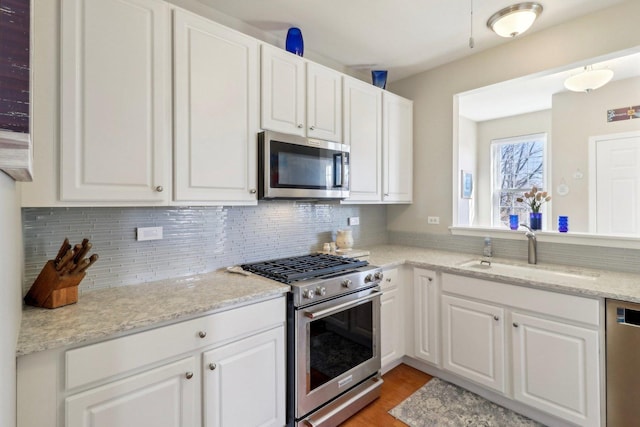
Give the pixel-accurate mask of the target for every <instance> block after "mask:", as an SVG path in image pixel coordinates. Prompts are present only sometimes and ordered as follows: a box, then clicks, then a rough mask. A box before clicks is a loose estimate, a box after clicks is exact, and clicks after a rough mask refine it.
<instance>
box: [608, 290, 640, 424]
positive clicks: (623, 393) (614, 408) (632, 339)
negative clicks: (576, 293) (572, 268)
mask: <svg viewBox="0 0 640 427" xmlns="http://www.w3.org/2000/svg"><path fill="white" fill-rule="evenodd" d="M606 340H607V426H610V427H617V426H620V427H624V426H637V425H638V422H639V421H638V420H640V304H634V303H630V302H624V301H617V300H610V299H608V300H607V338H606Z"/></svg>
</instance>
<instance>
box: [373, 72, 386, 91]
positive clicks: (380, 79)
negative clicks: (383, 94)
mask: <svg viewBox="0 0 640 427" xmlns="http://www.w3.org/2000/svg"><path fill="white" fill-rule="evenodd" d="M371 82H372V83H373V85H374V86H378V87H379V88H381V89H385V88H386V87H387V70H372V71H371Z"/></svg>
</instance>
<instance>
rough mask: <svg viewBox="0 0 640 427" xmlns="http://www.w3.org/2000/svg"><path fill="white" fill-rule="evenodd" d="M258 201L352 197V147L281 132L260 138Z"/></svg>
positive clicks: (259, 136)
mask: <svg viewBox="0 0 640 427" xmlns="http://www.w3.org/2000/svg"><path fill="white" fill-rule="evenodd" d="M258 159H259V160H258V198H259V199H344V198H346V197H349V146H348V145H345V144H339V143H336V142H330V141H324V140H320V139H313V138H304V137H301V136H297V135H288V134H284V133H279V132H272V131H264V132H260V133H259V134H258Z"/></svg>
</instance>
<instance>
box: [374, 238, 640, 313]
mask: <svg viewBox="0 0 640 427" xmlns="http://www.w3.org/2000/svg"><path fill="white" fill-rule="evenodd" d="M368 250H369V252H370V258H369V262H370V263H371V264H372V265H378V266H386V267H392V266H397V265H402V264H407V265H411V266H414V267H422V268H426V269H433V270H437V271H442V272H446V273H452V274H459V275H463V276H468V277H475V278H478V279H485V280H494V281H499V282H503V283H510V284H514V285H521V286H528V287H532V288H539V289H544V290H549V291H555V292H563V293H568V294H573V295H578V296H584V297H592V298H593V297H596V298H612V299H618V300H623V301H629V302H637V303H640V274H632V273H619V272H613V271H607V270H596V269H588V268H582V267H574V266H562V265H557V264H536V265H529V264H527V262H526V261H518V260H513V259H505V258H497V257H493V258H492V259H491V263H492V266H491V267H489V266H481V265H480V260H482V259H483V258H482V256H481V255H473V254H464V253H456V252H446V251H438V250H433V249H423V248H415V247H407V246H394V245H382V246H375V247H372V248H368ZM474 261H475V262H474Z"/></svg>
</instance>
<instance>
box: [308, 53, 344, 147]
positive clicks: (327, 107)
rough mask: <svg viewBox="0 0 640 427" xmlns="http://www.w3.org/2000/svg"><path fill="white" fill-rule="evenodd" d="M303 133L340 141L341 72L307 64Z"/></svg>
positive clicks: (313, 136)
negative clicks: (305, 115)
mask: <svg viewBox="0 0 640 427" xmlns="http://www.w3.org/2000/svg"><path fill="white" fill-rule="evenodd" d="M307 126H308V129H307V136H309V137H312V138H319V139H326V140H328V141H334V142H342V75H341V74H340V73H338V72H337V71H334V70H332V69H330V68H326V67H323V66H321V65H318V64H314V63H311V62H310V63H308V64H307Z"/></svg>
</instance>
